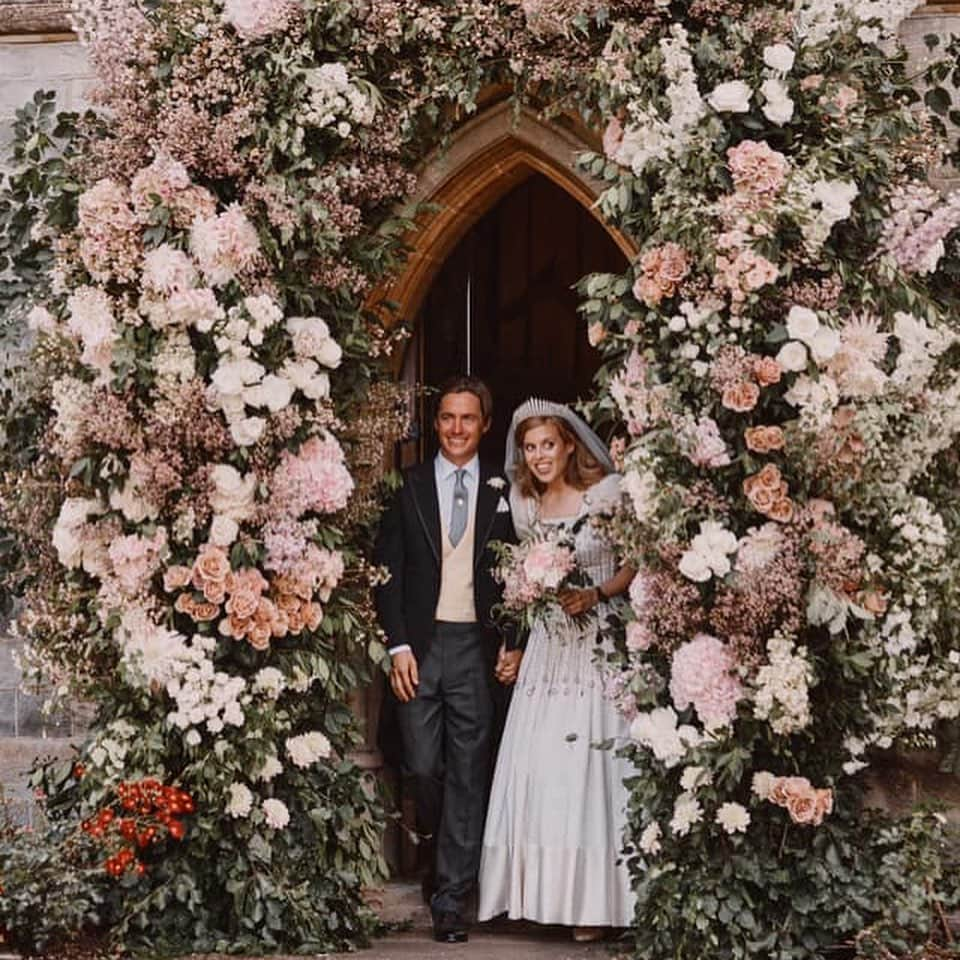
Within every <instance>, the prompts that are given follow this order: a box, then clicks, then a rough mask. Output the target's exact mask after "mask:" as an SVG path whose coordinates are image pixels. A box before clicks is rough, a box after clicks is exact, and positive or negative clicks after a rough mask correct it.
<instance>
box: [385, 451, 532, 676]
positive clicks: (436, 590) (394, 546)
mask: <svg viewBox="0 0 960 960" xmlns="http://www.w3.org/2000/svg"><path fill="white" fill-rule="evenodd" d="M435 476H436V474H435V465H434V461H433V460H429V461H428V462H426V463H421V464H418V465H417V466H414V467H409V468H408V469H407V470H405V471H404V477H403V486H402V487H400V489H399V490H397V492H396V494H395V495H394V498H393V500H392V502H391V503H390V505H389V506H388V508H387V511H386V513H385V514H384V515H383V519H382V520H381V523H380V534H379V536H378V538H377V546H376V551H375V556H376V561H377V563H379V564H382V565H383V566H385V567H387V568H388V569H389V571H390V575H391V576H390V580H389V582H388V583H386V584H384V585H383V586H381V587H378V588H377V591H376V603H377V614H378V616H379V619H380V625H381V626H382V627H383V629H384V631H385V632H386V634H387V642H388V646H390V647H395V646H399V645H400V644H402V643H408V644H410V646H411V647H412V649H413V652H414V655H415V656H416V658H417V660H418V662H421V663H422V662H423V659H424V657H425V656H426V653H427V650H428V649H429V647H430V643H431V641H432V640H433V634H434V625H435V620H434V614H435V612H436V608H437V600H438V599H439V597H440V564H441V562H442V558H443V550H442V545H441V542H440V537H441V532H440V506H439V498H438V495H437V485H436V479H435ZM491 480H493V481H494V482H493V483H492V484H491V483H490V481H491ZM508 490H509V487H508V485H507V483H506V481H505V480H504V479H503V477H502V476H501V475H500V474H499V473H497V472H496V471H495V470H492V469H491V468H490V466H489V464H486V463H483V462H482V461H481V463H480V481H479V484H478V487H477V497H476V508H475V509H476V513H475V516H474V551H473V596H474V604H475V607H476V611H477V621H478V622H479V624H480V625H481V627H482V628H483V631H484V635H485V636H486V637H487V639H488V640H489V642H490V644H491V655H492V654H494V653H495V652H496V647H497V646H498V644H499V636H500V634H501V633H502V631H500V632H499V633H498V631H497V630H496V629H495V628H494V623H493V616H492V608H493V606H494V604H496V603H498V602H499V601H500V598H501V593H502V588H501V586H500V585H499V584H498V583H497V582H496V581H495V580H494V579H493V574H492V570H493V568H494V566H495V565H496V562H497V560H496V556H495V555H494V553H493V551H492V550H491V549H490V547H489V544H490V541H491V540H505V541H507V542H509V543H515V542H516V539H517V537H516V533H515V532H514V529H513V521H512V520H511V517H510V511H509V509H504V507H505V506H506V504H507V493H508ZM504 641H505V643H506V646H507V648H508V649H510V648H512V647H513V646H514V634H513V631H510V632H509V634H508V635H504Z"/></svg>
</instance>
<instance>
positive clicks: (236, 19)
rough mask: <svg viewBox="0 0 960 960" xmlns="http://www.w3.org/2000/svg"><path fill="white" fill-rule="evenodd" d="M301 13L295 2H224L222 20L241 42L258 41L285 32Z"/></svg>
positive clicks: (286, 0) (289, 0) (285, 0)
mask: <svg viewBox="0 0 960 960" xmlns="http://www.w3.org/2000/svg"><path fill="white" fill-rule="evenodd" d="M301 11H302V7H301V5H300V3H299V2H297V0H226V2H225V3H224V5H223V19H224V20H225V21H226V22H227V23H229V24H230V25H231V26H232V27H233V29H234V30H236V31H237V34H238V35H239V36H240V38H241V39H243V40H248V41H249V40H260V39H262V38H263V37H267V36H269V35H270V34H272V33H279V32H280V31H281V30H286V29H287V27H289V25H290V23H291V21H292V20H293V19H294V17H296V16H297V15H298V14H299V13H300V12H301Z"/></svg>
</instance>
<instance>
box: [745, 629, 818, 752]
mask: <svg viewBox="0 0 960 960" xmlns="http://www.w3.org/2000/svg"><path fill="white" fill-rule="evenodd" d="M806 653H807V651H806V648H805V647H797V648H796V649H794V645H793V641H792V640H791V639H790V638H789V637H783V636H779V635H775V636H773V637H771V638H770V639H769V640H768V641H767V663H766V664H764V666H762V667H760V669H759V670H758V671H757V675H756V679H755V683H756V687H757V690H756V696H755V698H754V704H753V715H754V716H755V717H756V718H757V719H758V720H768V721H769V722H770V727H771V729H772V730H773V732H774V733H776V734H778V735H779V736H788V735H789V734H791V733H795V732H796V731H798V730H803V729H804V728H806V727H807V726H808V725H809V724H810V719H811V717H810V684H811V683H812V682H813V679H814V673H813V667H812V665H811V663H810V661H809V660H808V659H807V656H806Z"/></svg>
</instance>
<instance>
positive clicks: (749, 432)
mask: <svg viewBox="0 0 960 960" xmlns="http://www.w3.org/2000/svg"><path fill="white" fill-rule="evenodd" d="M743 436H744V439H745V440H746V442H747V449H748V450H752V451H753V452H754V453H770V452H771V451H772V450H782V449H783V446H784V440H783V430H781V429H780V427H764V426H760V427H747V429H746V430H745V431H744V432H743Z"/></svg>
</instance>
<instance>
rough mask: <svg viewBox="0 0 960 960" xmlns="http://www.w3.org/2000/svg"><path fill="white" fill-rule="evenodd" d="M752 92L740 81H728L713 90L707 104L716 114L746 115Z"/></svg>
mask: <svg viewBox="0 0 960 960" xmlns="http://www.w3.org/2000/svg"><path fill="white" fill-rule="evenodd" d="M751 96H752V91H751V89H750V87H749V86H748V85H747V84H746V83H744V82H743V81H742V80H729V81H728V82H727V83H720V84H718V85H717V86H716V87H714V88H713V92H712V93H711V94H710V95H709V96H708V97H707V103H709V104H710V106H711V107H713V109H714V110H716V111H717V113H746V112H747V111H748V110H749V109H750V97H751Z"/></svg>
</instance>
